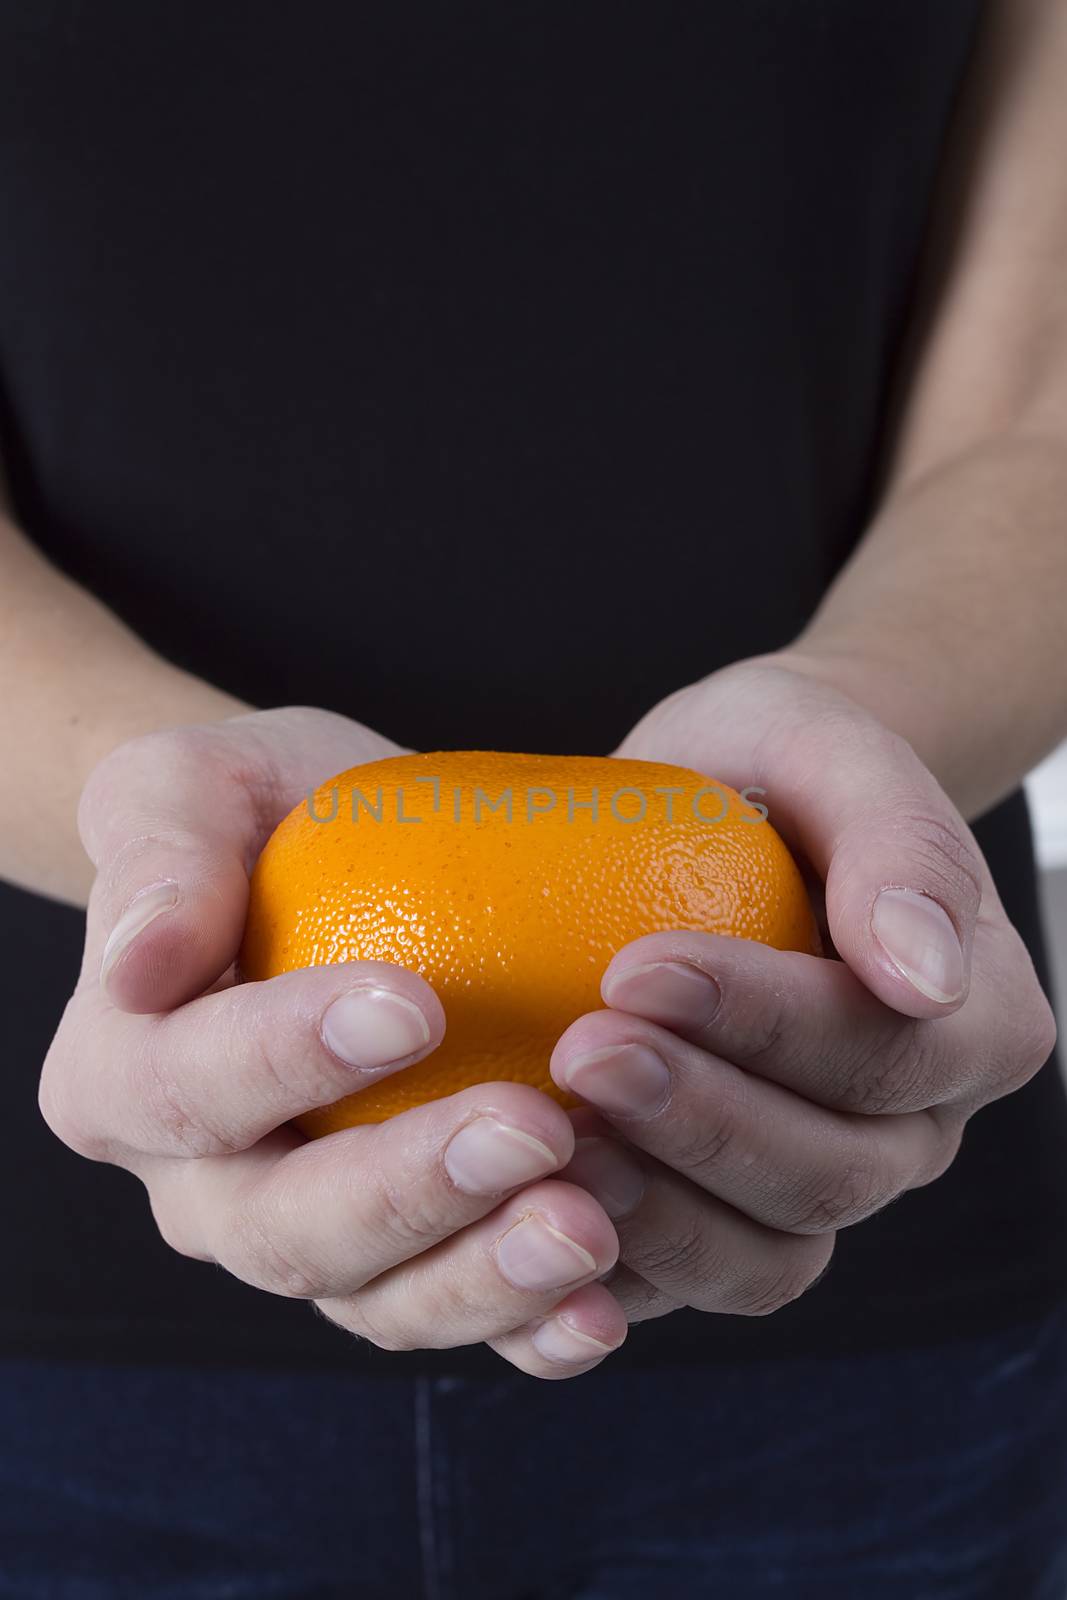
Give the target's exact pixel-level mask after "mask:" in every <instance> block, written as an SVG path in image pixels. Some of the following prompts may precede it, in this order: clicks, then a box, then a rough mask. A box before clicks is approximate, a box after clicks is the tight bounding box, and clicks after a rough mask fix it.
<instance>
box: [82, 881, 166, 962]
mask: <svg viewBox="0 0 1067 1600" xmlns="http://www.w3.org/2000/svg"><path fill="white" fill-rule="evenodd" d="M177 904H178V885H177V884H176V883H157V884H153V886H152V888H151V889H142V890H141V893H140V894H138V895H135V896H134V898H133V899H132V900H131V901H130V903H129V905H128V906H127V907H126V909H125V911H124V912H123V913H122V916H121V917H120V918H119V920H118V921H117V922H116V924H115V926H114V927H113V928H112V930H111V933H110V935H109V937H108V941H107V943H106V944H105V946H104V953H103V955H102V956H101V958H100V982H101V983H106V982H107V978H108V975H109V973H111V972H112V971H113V970H114V968H115V965H116V963H117V962H118V960H119V958H120V957H121V956H123V955H125V953H126V951H127V950H128V949H129V948H130V945H131V944H132V943H133V941H134V940H135V939H136V938H137V936H138V934H141V933H143V932H144V931H145V929H146V928H147V927H148V924H149V923H150V922H154V921H155V920H156V918H157V917H161V916H162V915H163V913H164V911H172V910H173V909H174V907H175V906H176V905H177Z"/></svg>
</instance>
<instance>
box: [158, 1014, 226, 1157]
mask: <svg viewBox="0 0 1067 1600" xmlns="http://www.w3.org/2000/svg"><path fill="white" fill-rule="evenodd" d="M161 1046H162V1040H161V1038H160V1036H159V1033H158V1031H157V1028H156V1025H155V1023H154V1021H153V1020H151V1019H147V1025H146V1027H145V1030H144V1033H143V1035H142V1039H141V1045H140V1048H139V1050H138V1052H137V1058H136V1061H135V1063H134V1071H135V1083H136V1086H137V1093H138V1096H139V1099H140V1105H141V1112H142V1116H143V1118H144V1121H145V1124H146V1127H147V1129H148V1132H147V1135H146V1136H147V1138H148V1139H149V1140H150V1141H151V1143H152V1146H159V1145H160V1144H162V1148H163V1151H164V1153H166V1154H168V1155H178V1156H184V1157H188V1158H190V1159H194V1160H195V1159H199V1158H200V1157H201V1156H217V1155H233V1154H234V1153H235V1152H236V1151H237V1150H239V1149H241V1148H242V1144H241V1141H240V1140H239V1139H236V1138H235V1137H234V1136H233V1135H232V1134H230V1133H229V1132H227V1131H226V1130H225V1129H222V1128H214V1127H212V1126H210V1125H209V1124H208V1122H207V1121H206V1119H205V1118H204V1115H203V1112H202V1110H200V1109H199V1108H194V1107H193V1105H192V1104H191V1102H190V1101H189V1100H188V1098H187V1095H186V1091H185V1089H184V1088H183V1086H182V1085H181V1082H180V1080H179V1078H178V1077H177V1076H176V1074H175V1073H174V1072H173V1071H172V1070H171V1069H170V1067H169V1066H168V1064H167V1051H166V1049H165V1048H164V1047H161Z"/></svg>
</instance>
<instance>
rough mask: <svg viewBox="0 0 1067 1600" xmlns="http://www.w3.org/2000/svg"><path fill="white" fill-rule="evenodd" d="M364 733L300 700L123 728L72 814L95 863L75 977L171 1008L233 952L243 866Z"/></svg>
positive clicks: (117, 996) (125, 999)
mask: <svg viewBox="0 0 1067 1600" xmlns="http://www.w3.org/2000/svg"><path fill="white" fill-rule="evenodd" d="M372 739H374V748H375V751H376V753H381V750H382V747H383V745H384V744H385V741H383V740H380V739H376V737H375V736H373V735H371V734H370V732H369V730H367V729H365V728H363V727H361V725H360V724H358V723H354V722H352V721H350V720H349V719H348V718H346V717H341V716H334V715H332V714H331V713H329V712H320V713H317V714H316V715H314V716H311V715H309V713H308V712H307V711H306V710H304V709H303V708H300V707H297V708H287V709H283V710H279V711H271V712H257V713H253V714H252V715H250V716H241V717H231V718H229V719H228V720H226V721H224V722H220V723H205V724H203V725H198V726H195V727H189V728H179V729H173V730H167V731H163V732H160V733H153V734H148V735H146V736H145V737H143V738H138V739H133V740H130V741H129V742H127V743H126V744H123V745H120V746H119V747H118V749H116V750H114V751H112V753H111V754H110V755H109V756H108V757H107V758H106V759H105V760H104V761H102V762H101V763H100V764H99V766H97V768H96V769H95V770H94V772H93V773H92V775H91V776H90V778H89V781H88V783H87V784H86V786H85V789H84V791H83V793H82V797H81V802H80V805H79V811H78V824H79V828H80V831H81V836H82V840H83V843H84V845H85V848H86V850H87V851H88V854H89V856H90V858H91V860H92V861H93V864H94V865H95V867H96V869H97V877H96V881H95V883H94V886H93V890H92V893H91V895H90V900H89V914H88V920H87V928H86V947H85V957H84V963H83V969H82V982H83V983H95V982H96V981H97V979H98V978H99V980H100V981H101V982H102V983H103V984H104V986H105V988H106V990H107V993H108V995H109V997H110V999H111V1001H112V1003H113V1004H114V1005H116V1006H121V1007H122V1008H123V1009H124V1010H126V1011H135V1012H155V1011H163V1010H168V1009H170V1008H171V1007H173V1006H176V1005H179V1004H180V1003H181V1002H182V1001H185V1000H188V999H190V998H192V997H193V996H194V995H197V994H200V993H202V992H203V991H204V990H205V989H206V988H208V986H209V985H210V984H211V983H213V982H214V981H215V980H216V979H217V978H218V977H219V976H220V975H221V974H222V973H223V972H225V970H226V968H227V967H228V966H229V965H230V963H231V962H232V961H233V959H234V955H235V953H236V951H237V948H238V945H239V943H240V938H241V932H242V929H243V926H244V919H245V913H246V910H247V901H248V875H249V873H250V871H251V869H252V866H253V865H254V863H255V860H256V857H257V855H258V853H259V850H260V848H261V847H262V845H263V844H264V843H265V842H266V839H267V837H268V835H269V834H270V832H271V830H272V829H273V827H274V826H275V824H276V823H277V822H278V821H280V819H281V818H282V817H283V816H284V815H285V814H286V812H288V811H289V810H291V809H292V807H293V806H294V805H296V804H297V802H298V801H299V800H300V799H301V797H302V796H303V795H304V794H305V793H306V792H307V790H308V789H309V788H311V787H313V785H314V784H315V783H317V782H319V781H321V780H322V779H323V778H326V777H329V776H330V774H332V773H334V772H336V771H337V770H338V769H339V767H342V766H344V765H345V764H346V761H348V762H349V764H351V761H356V760H360V759H363V758H364V753H365V751H366V749H367V747H368V743H369V742H370V741H371V740H372Z"/></svg>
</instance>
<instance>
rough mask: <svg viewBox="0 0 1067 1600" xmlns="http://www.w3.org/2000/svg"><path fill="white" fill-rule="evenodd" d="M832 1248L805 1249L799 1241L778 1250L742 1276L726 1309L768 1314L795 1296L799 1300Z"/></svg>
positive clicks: (741, 1313) (821, 1270)
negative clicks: (798, 1246)
mask: <svg viewBox="0 0 1067 1600" xmlns="http://www.w3.org/2000/svg"><path fill="white" fill-rule="evenodd" d="M832 1252H833V1241H832V1240H831V1241H830V1248H829V1249H827V1250H820V1251H818V1252H816V1251H813V1250H810V1249H808V1250H802V1249H797V1248H796V1241H791V1242H790V1244H789V1246H788V1247H786V1248H781V1247H779V1249H778V1250H777V1251H776V1252H775V1255H774V1257H773V1259H772V1260H771V1261H770V1262H768V1263H765V1264H764V1265H763V1267H762V1268H761V1270H760V1271H759V1272H757V1273H753V1274H751V1276H749V1277H746V1278H743V1279H741V1280H740V1281H739V1282H738V1283H737V1284H736V1285H735V1286H734V1288H733V1290H732V1292H731V1294H730V1297H729V1298H730V1304H729V1306H728V1308H727V1309H729V1310H730V1311H733V1312H735V1313H736V1314H737V1315H739V1316H744V1317H768V1316H771V1315H773V1313H774V1312H775V1311H781V1309H782V1307H783V1306H787V1305H789V1304H790V1303H791V1302H792V1301H794V1300H799V1298H800V1296H801V1295H802V1294H805V1293H806V1292H807V1291H808V1290H809V1289H810V1288H812V1286H813V1285H814V1284H815V1283H816V1282H817V1280H818V1279H819V1278H821V1277H822V1275H823V1273H824V1272H825V1271H826V1268H827V1266H828V1265H829V1261H830V1256H831V1254H832Z"/></svg>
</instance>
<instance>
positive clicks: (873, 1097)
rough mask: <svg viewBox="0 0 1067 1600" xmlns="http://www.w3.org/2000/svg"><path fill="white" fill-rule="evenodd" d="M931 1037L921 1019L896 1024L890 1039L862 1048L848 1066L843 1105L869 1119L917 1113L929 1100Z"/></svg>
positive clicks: (841, 1095) (841, 1094)
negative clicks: (902, 1113)
mask: <svg viewBox="0 0 1067 1600" xmlns="http://www.w3.org/2000/svg"><path fill="white" fill-rule="evenodd" d="M931 1042H932V1041H931V1037H930V1030H929V1025H928V1024H927V1023H925V1022H924V1021H922V1020H920V1019H918V1018H903V1017H902V1018H900V1019H899V1021H897V1020H895V1021H894V1027H893V1031H892V1032H891V1033H890V1034H889V1036H888V1037H882V1038H879V1039H876V1040H872V1041H871V1042H870V1044H869V1045H868V1046H867V1047H866V1048H863V1047H860V1048H859V1049H858V1051H856V1053H854V1054H853V1055H851V1056H850V1058H849V1060H848V1061H847V1062H846V1063H845V1065H844V1067H843V1069H842V1073H841V1080H840V1090H839V1103H840V1105H841V1106H842V1107H843V1108H844V1109H845V1110H848V1111H855V1112H860V1113H862V1114H863V1115H865V1116H881V1115H884V1114H886V1113H888V1112H895V1111H907V1110H912V1109H916V1108H917V1107H919V1106H921V1105H923V1104H925V1102H926V1100H928V1099H929V1088H928V1082H929V1077H930V1066H931V1061H930V1054H931V1049H930V1046H931Z"/></svg>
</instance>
